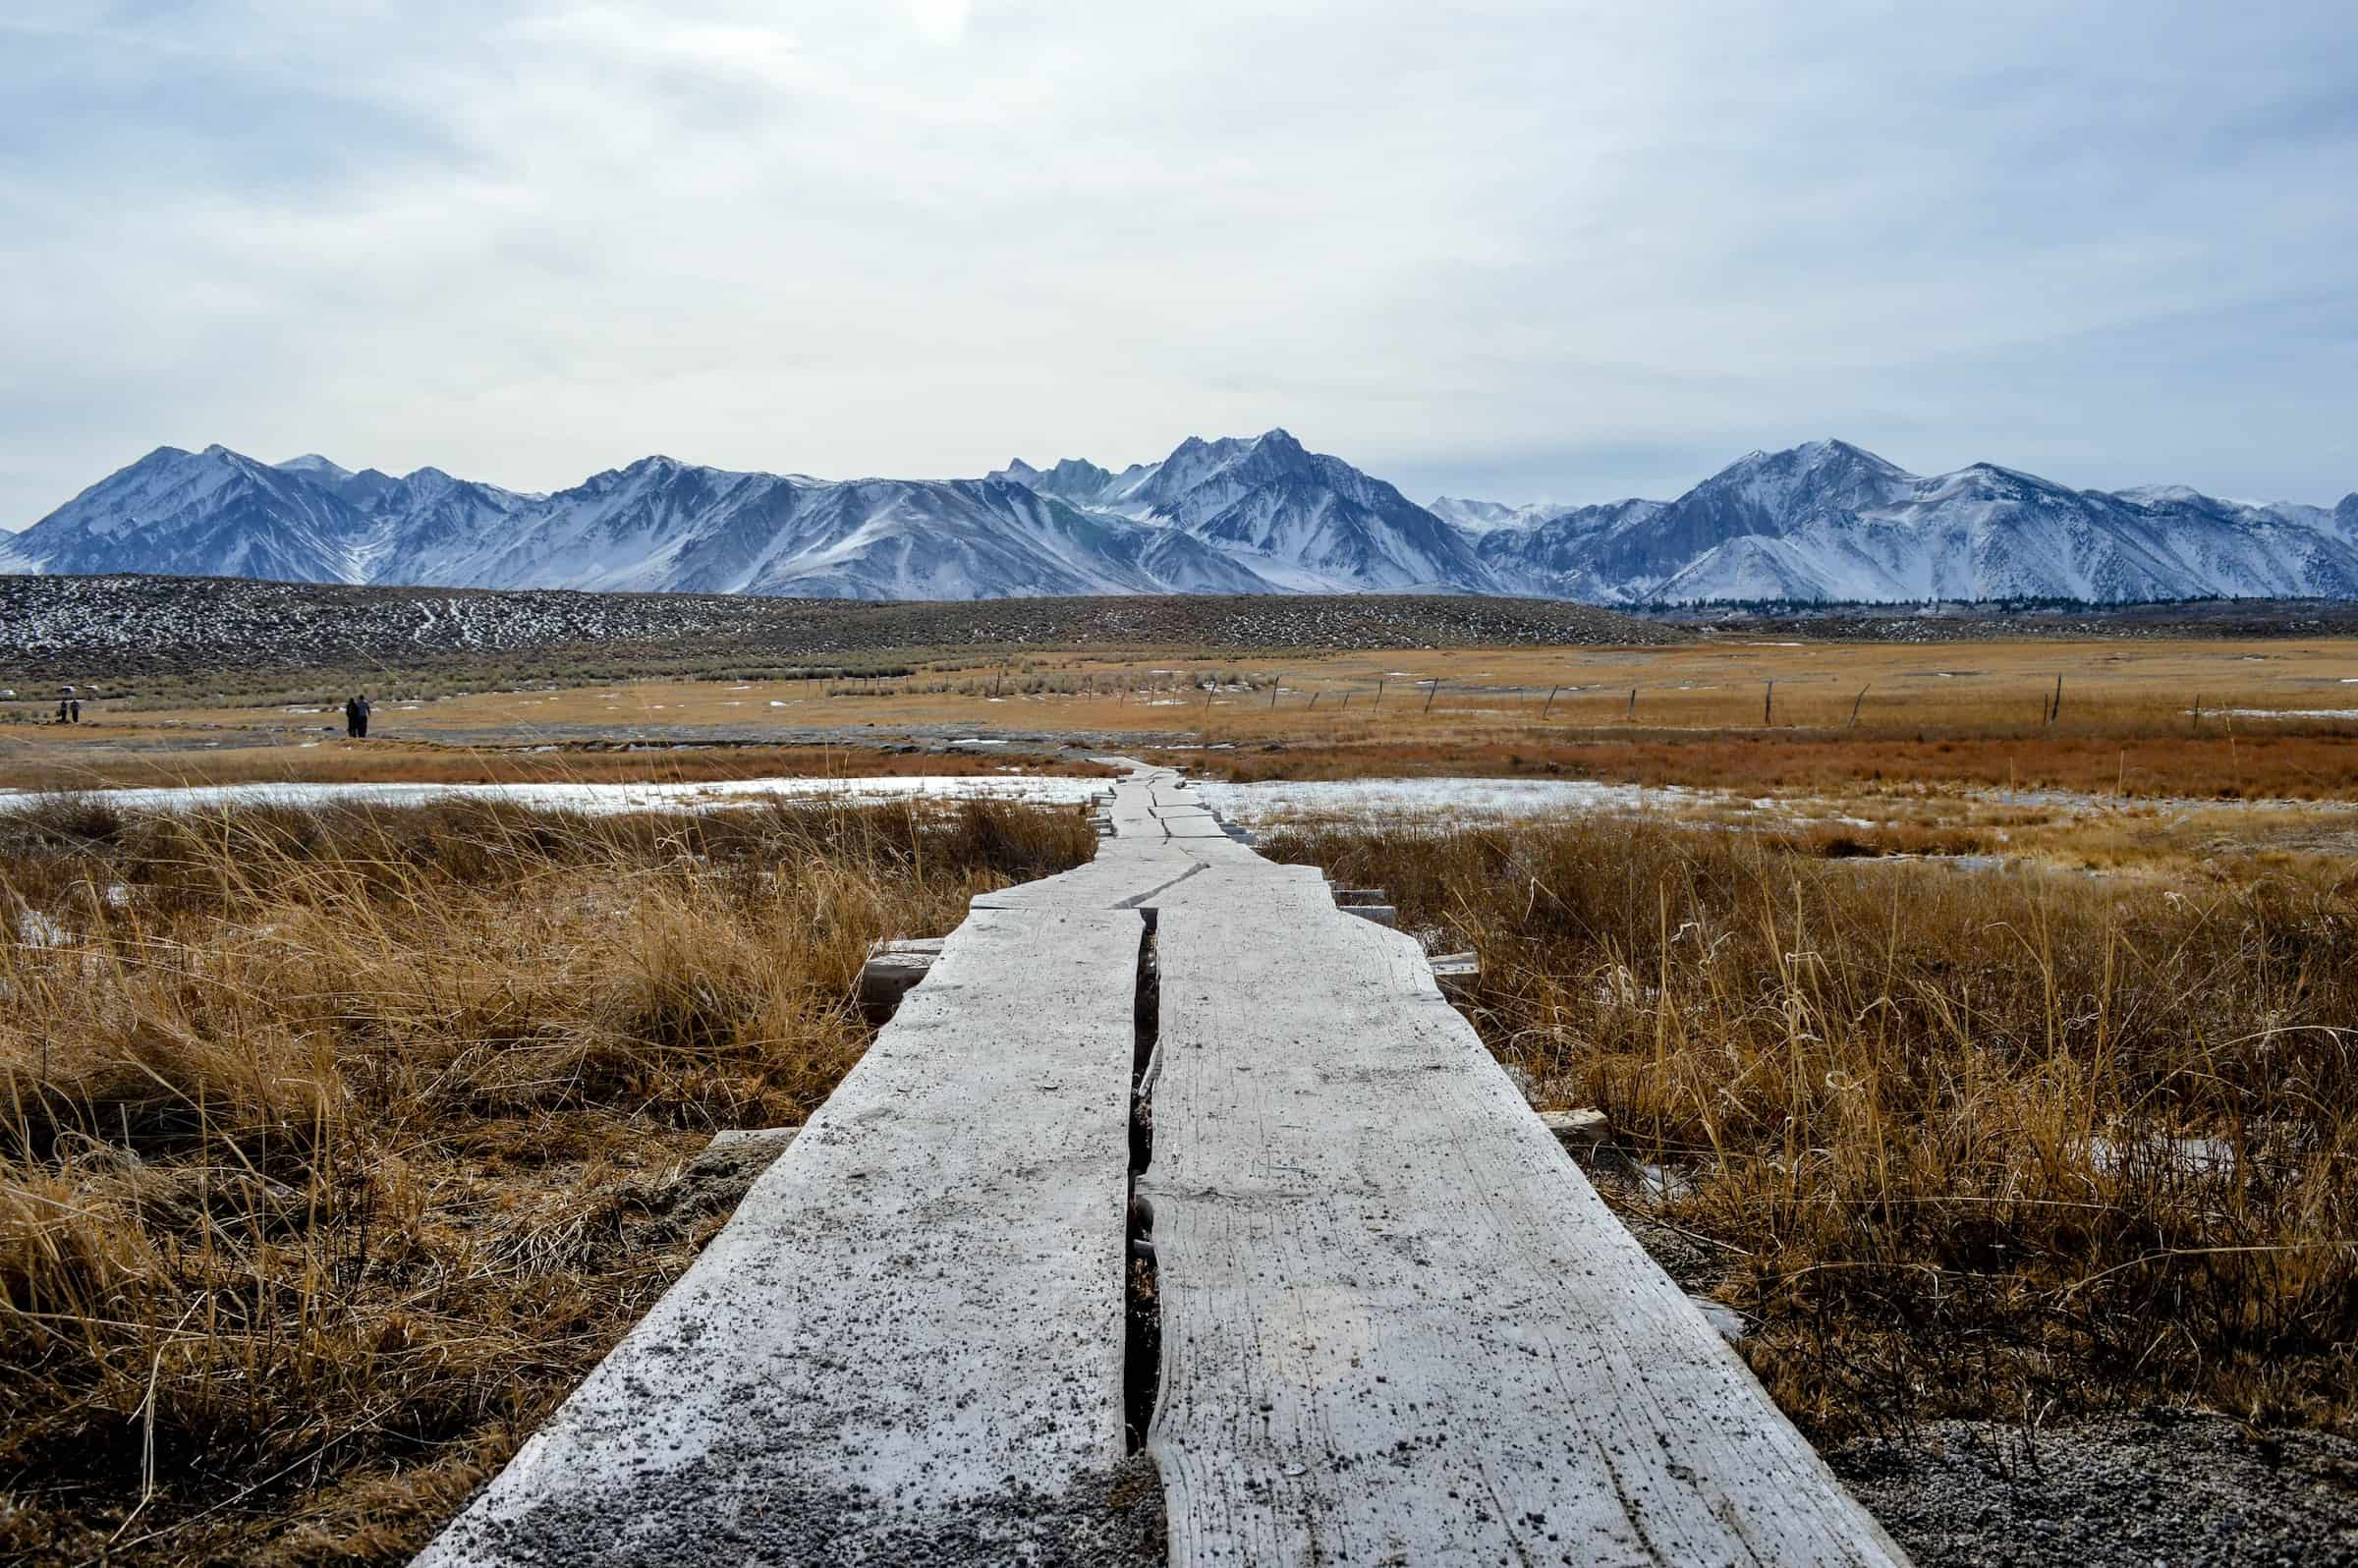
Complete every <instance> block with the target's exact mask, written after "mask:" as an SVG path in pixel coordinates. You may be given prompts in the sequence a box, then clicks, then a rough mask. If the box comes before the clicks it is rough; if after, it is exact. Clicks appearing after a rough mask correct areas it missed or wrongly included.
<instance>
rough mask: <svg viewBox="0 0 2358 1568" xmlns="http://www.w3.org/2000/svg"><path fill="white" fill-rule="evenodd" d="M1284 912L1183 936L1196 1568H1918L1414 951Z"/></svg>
mask: <svg viewBox="0 0 2358 1568" xmlns="http://www.w3.org/2000/svg"><path fill="white" fill-rule="evenodd" d="M1271 870H1272V872H1274V871H1276V868H1271ZM1269 880H1270V885H1269V887H1268V889H1267V892H1268V895H1269V896H1265V897H1244V896H1229V897H1220V896H1218V895H1219V894H1220V893H1221V892H1223V891H1225V892H1228V893H1230V894H1241V893H1243V892H1245V891H1246V889H1247V887H1248V885H1249V884H1247V883H1246V882H1245V880H1244V879H1243V878H1241V877H1240V878H1233V879H1231V878H1227V877H1220V878H1214V877H1211V876H1205V877H1199V878H1197V879H1195V880H1193V881H1191V882H1189V883H1187V884H1185V886H1184V887H1183V888H1182V889H1181V890H1180V892H1181V894H1182V895H1183V896H1181V897H1178V898H1175V899H1173V900H1172V901H1170V902H1169V903H1167V904H1165V905H1164V907H1163V908H1162V910H1161V912H1160V915H1159V918H1158V922H1157V930H1158V933H1159V934H1158V936H1157V938H1156V942H1157V948H1158V954H1159V964H1160V971H1161V997H1160V1003H1159V1016H1160V1038H1159V1041H1158V1044H1157V1046H1156V1055H1157V1058H1158V1062H1159V1066H1158V1068H1157V1075H1158V1076H1157V1079H1156V1082H1155V1085H1154V1091H1153V1107H1154V1141H1153V1159H1152V1163H1151V1165H1150V1166H1149V1168H1148V1170H1147V1172H1146V1173H1145V1175H1144V1176H1142V1177H1141V1178H1140V1180H1139V1190H1140V1192H1141V1193H1142V1194H1143V1195H1145V1196H1147V1197H1149V1198H1150V1199H1151V1201H1152V1204H1153V1210H1154V1243H1155V1252H1156V1256H1157V1259H1158V1266H1159V1287H1160V1298H1161V1303H1162V1345H1163V1361H1162V1383H1161V1392H1160V1402H1159V1404H1158V1406H1157V1409H1156V1414H1155V1417H1154V1421H1153V1424H1152V1428H1151V1435H1150V1440H1149V1447H1150V1451H1151V1453H1152V1454H1153V1455H1154V1457H1155V1459H1156V1460H1157V1462H1158V1464H1159V1466H1160V1469H1161V1473H1162V1476H1163V1482H1164V1485H1165V1488H1166V1493H1167V1501H1168V1505H1169V1510H1170V1521H1171V1525H1170V1530H1171V1560H1172V1562H1173V1563H1174V1564H1178V1565H1180V1568H1192V1565H1198V1564H1232V1563H1306V1562H1336V1563H1341V1562H1353V1563H1371V1564H1375V1563H1404V1564H1405V1563H1428V1562H1453V1563H1454V1562H1465V1563H1540V1562H1546V1563H1664V1564H1667V1563H1678V1564H1687V1563H1731V1562H1743V1563H1755V1562H1758V1563H1852V1564H1867V1563H1889V1562H1896V1561H1899V1560H1901V1559H1900V1554H1899V1553H1898V1551H1897V1549H1896V1548H1895V1547H1894V1546H1893V1545H1892V1544H1891V1543H1890V1542H1889V1541H1888V1540H1886V1539H1885V1538H1884V1537H1883V1535H1882V1533H1881V1530H1880V1529H1878V1528H1877V1526H1876V1525H1875V1523H1874V1522H1873V1520H1872V1519H1870V1518H1869V1517H1868V1515H1867V1514H1866V1513H1865V1512H1864V1511H1863V1510H1862V1509H1861V1508H1859V1506H1858V1505H1857V1504H1856V1503H1855V1502H1853V1501H1852V1500H1851V1499H1850V1497H1849V1496H1848V1495H1847V1494H1845V1493H1844V1492H1843V1491H1842V1489H1841V1487H1840V1486H1839V1485H1838V1484H1836V1483H1835V1481H1834V1480H1833V1478H1832V1476H1831V1475H1830V1474H1829V1473H1828V1472H1827V1471H1826V1469H1825V1466H1824V1465H1823V1464H1822V1463H1821V1462H1820V1461H1819V1459H1818V1458H1817V1456H1816V1455H1815V1454H1814V1453H1813V1452H1812V1451H1811V1449H1810V1447H1809V1445H1808V1444H1807V1443H1806V1442H1804V1441H1803V1440H1802V1438H1801V1436H1800V1434H1799V1433H1797V1432H1796V1431H1795V1430H1794V1429H1793V1428H1792V1427H1791V1426H1790V1425H1789V1424H1788V1423H1787V1422H1786V1421H1785V1419H1784V1418H1783V1416H1782V1415H1781V1414H1779V1413H1778V1412H1777V1410H1776V1409H1775V1408H1774V1407H1773V1406H1772V1405H1771V1404H1770V1402H1769V1401H1768V1396H1767V1395H1766V1394H1765V1393H1764V1392H1763V1391H1762V1389H1761V1387H1760V1385H1759V1384H1758V1383H1757V1382H1756V1381H1755V1380H1754V1378H1753V1377H1752V1375H1751V1373H1750V1372H1747V1371H1746V1370H1745V1368H1744V1367H1743V1366H1742V1364H1741V1363H1739V1362H1738V1361H1737V1360H1736V1359H1735V1357H1734V1355H1733V1354H1732V1353H1731V1352H1730V1351H1729V1350H1728V1348H1727V1347H1726V1346H1725V1345H1724V1344H1722V1343H1721V1342H1720V1340H1719V1338H1718V1336H1717V1335H1716V1334H1715V1333H1713V1332H1712V1329H1711V1327H1710V1326H1709V1325H1708V1324H1707V1323H1706V1322H1705V1321H1704V1319H1703V1317H1702V1316H1701V1315H1700V1314H1699V1313H1698V1312H1697V1311H1696V1309H1695V1307H1694V1306H1693V1305H1692V1304H1691V1303H1689V1302H1688V1301H1687V1300H1686V1298H1685V1297H1684V1295H1683V1294H1682V1293H1681V1292H1680V1291H1679V1289H1678V1288H1677V1286H1676V1285H1674V1284H1673V1283H1672V1282H1671V1281H1670V1280H1669V1278H1668V1277H1667V1276H1665V1275H1664V1274H1663V1273H1662V1272H1661V1270H1660V1269H1659V1268H1657V1267H1656V1265H1655V1264H1654V1262H1653V1261H1652V1260H1650V1259H1648V1258H1647V1256H1646V1255H1645V1253H1644V1252H1643V1251H1642V1250H1641V1249H1640V1248H1639V1247H1638V1245H1637V1243H1636V1242H1635V1241H1634V1240H1632V1239H1631V1237H1630V1235H1629V1233H1628V1232H1627V1231H1626V1230H1625V1229H1624V1228H1623V1227H1622V1226H1621V1225H1620V1224H1619V1222H1617V1221H1616V1220H1615V1219H1614V1218H1613V1217H1612V1215H1611V1214H1610V1213H1609V1212H1608V1211H1607V1210H1606V1209H1605V1207H1604V1205H1603V1204H1602V1203H1600V1201H1599V1199H1598V1198H1597V1196H1596V1194H1595V1192H1594V1191H1593V1190H1592V1189H1591V1188H1590V1187H1589V1185H1588V1183H1587V1181H1586V1180H1585V1178H1583V1176H1582V1175H1581V1173H1580V1171H1579V1169H1578V1168H1577V1167H1576V1166H1575V1165H1574V1164H1573V1163H1572V1161H1571V1159H1570V1157H1569V1156H1568V1155H1567V1154H1566V1153H1565V1152H1564V1151H1563V1149H1562V1148H1559V1147H1558V1146H1557V1144H1556V1141H1555V1139H1554V1138H1552V1137H1551V1136H1549V1134H1548V1133H1547V1131H1546V1130H1545V1129H1544V1127H1543V1126H1542V1125H1541V1123H1540V1120H1539V1118H1538V1117H1536V1116H1535V1115H1533V1113H1532V1112H1531V1110H1530V1109H1529V1107H1527V1106H1526V1105H1525V1104H1524V1103H1523V1100H1522V1098H1521V1096H1520V1095H1519V1094H1518V1093H1517V1092H1515V1090H1514V1088H1513V1087H1512V1085H1511V1084H1509V1082H1508V1081H1507V1079H1506V1077H1505V1075H1504V1074H1503V1073H1502V1072H1501V1071H1500V1070H1499V1069H1498V1067H1497V1066H1496V1065H1495V1063H1493V1062H1492V1061H1491V1059H1490V1058H1489V1056H1488V1053H1487V1052H1486V1051H1485V1050H1484V1049H1483V1047H1482V1045H1481V1042H1480V1041H1479V1040H1478V1039H1477V1038H1476V1037H1475V1036H1474V1034H1473V1032H1472V1030H1471V1029H1470V1028H1469V1027H1468V1026H1467V1025H1466V1024H1465V1022H1464V1021H1463V1020H1462V1019H1461V1018H1460V1017H1459V1016H1458V1015H1457V1013H1456V1012H1455V1011H1454V1010H1453V1009H1451V1008H1450V1007H1449V1006H1448V1005H1447V1003H1446V1002H1445V1001H1443V999H1442V997H1441V995H1440V993H1439V991H1438V990H1437V989H1436V988H1435V986H1434V984H1433V981H1432V975H1431V973H1430V971H1429V970H1428V969H1427V967H1426V964H1425V961H1424V959H1423V958H1422V957H1421V956H1420V955H1419V954H1418V952H1417V950H1416V947H1415V944H1414V943H1413V942H1411V941H1409V940H1408V939H1406V938H1404V937H1402V936H1400V935H1398V934H1397V933H1395V932H1392V931H1389V930H1385V929H1383V928H1381V927H1379V926H1376V925H1372V924H1368V923H1367V922H1364V921H1360V920H1355V919H1353V918H1351V917H1350V916H1349V915H1346V914H1344V913H1342V912H1340V911H1338V910H1336V909H1335V908H1334V907H1333V905H1332V903H1331V902H1330V901H1328V900H1326V899H1325V898H1324V896H1323V887H1322V884H1320V883H1318V882H1317V881H1316V880H1315V879H1314V880H1309V881H1301V882H1296V883H1294V885H1292V886H1289V885H1287V879H1285V878H1282V877H1281V876H1272V877H1271V878H1270V879H1269ZM1222 882H1226V883H1228V886H1227V887H1226V888H1225V889H1223V888H1222V887H1221V885H1220V884H1221V883H1222ZM1296 887H1298V888H1299V889H1300V891H1299V892H1296V890H1295V889H1296ZM1314 889H1315V890H1317V894H1318V897H1317V899H1316V900H1315V903H1323V905H1324V907H1323V909H1314V900H1313V899H1312V898H1311V897H1309V896H1308V895H1310V894H1311V892H1312V890H1314Z"/></svg>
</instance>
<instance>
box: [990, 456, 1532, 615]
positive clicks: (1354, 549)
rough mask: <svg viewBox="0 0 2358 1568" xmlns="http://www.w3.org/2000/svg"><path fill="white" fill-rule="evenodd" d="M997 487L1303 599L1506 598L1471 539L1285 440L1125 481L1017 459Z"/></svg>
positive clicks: (1165, 465) (1070, 464)
mask: <svg viewBox="0 0 2358 1568" xmlns="http://www.w3.org/2000/svg"><path fill="white" fill-rule="evenodd" d="M992 477H993V478H998V479H1006V480H1008V481H1010V482H1013V483H1018V484H1028V485H1031V486H1032V487H1033V488H1034V489H1035V490H1038V491H1039V492H1040V493H1043V494H1053V495H1059V496H1062V497H1063V498H1065V499H1066V500H1069V501H1071V502H1073V503H1074V504H1075V505H1077V506H1082V507H1086V508H1089V509H1091V510H1093V511H1097V512H1103V513H1107V514H1109V515H1112V516H1115V517H1122V518H1128V519H1132V520H1135V521H1137V522H1140V523H1144V524H1149V525H1153V526H1158V527H1162V528H1166V529H1170V530H1173V531H1176V532H1180V533H1183V534H1186V535H1187V536H1189V537H1191V538H1194V539H1197V540H1199V541H1201V542H1202V543H1204V544H1206V545H1208V546H1210V547H1211V548H1212V549H1213V550H1215V551H1217V552H1218V553H1219V554H1221V555H1223V556H1227V557H1229V558H1231V559H1233V560H1235V561H1237V562H1240V563H1241V564H1243V565H1245V566H1246V567H1248V568H1250V569H1251V570H1252V571H1253V573H1254V574H1255V575H1257V576H1259V577H1261V578H1262V579H1263V580H1265V581H1266V582H1268V583H1270V584H1273V585H1275V586H1276V587H1278V588H1286V589H1291V590H1293V591H1296V592H1335V591H1343V592H1351V591H1364V590H1367V589H1371V588H1373V589H1377V590H1386V589H1389V590H1401V589H1408V588H1441V589H1446V590H1449V591H1455V592H1467V591H1473V592H1484V591H1498V590H1499V588H1500V585H1498V584H1496V583H1494V582H1493V581H1491V578H1490V574H1489V571H1488V568H1487V567H1485V566H1484V565H1483V564H1482V562H1481V560H1480V559H1479V558H1478V557H1477V556H1476V555H1475V553H1474V550H1473V547H1472V545H1471V543H1470V541H1469V540H1468V539H1467V537H1466V535H1465V533H1464V532H1462V531H1460V530H1458V529H1454V528H1452V527H1450V526H1449V525H1448V524H1447V523H1444V522H1443V521H1442V520H1441V519H1439V518H1437V517H1435V516H1434V515H1433V514H1432V513H1431V512H1429V511H1427V510H1426V509H1425V508H1423V507H1421V506H1419V505H1417V504H1416V503H1415V502H1413V501H1411V500H1409V499H1408V497H1406V496H1404V495H1402V494H1401V493H1400V492H1399V491H1398V490H1396V489H1394V488H1393V487H1392V486H1390V485H1389V484H1386V483H1384V482H1383V481H1382V480H1381V479H1375V478H1371V477H1369V476H1367V475H1365V474H1362V473H1361V472H1360V471H1359V470H1357V469H1355V468H1353V467H1352V466H1351V465H1350V464H1348V463H1345V462H1344V461H1342V459H1340V458H1334V457H1327V456H1325V455H1324V454H1322V453H1317V452H1311V451H1308V450H1305V449H1304V447H1303V445H1302V443H1301V442H1299V441H1297V440H1295V439H1294V438H1293V436H1292V435H1290V434H1288V433H1287V432H1286V431H1284V430H1270V431H1267V432H1265V433H1264V434H1262V435H1258V436H1253V437H1250V438H1230V439H1227V440H1220V441H1206V440H1204V439H1202V438H1201V437H1196V436H1191V437H1189V438H1188V439H1187V440H1185V441H1182V442H1180V443H1179V445H1178V447H1177V448H1175V449H1174V450H1173V451H1172V453H1171V455H1170V456H1169V457H1166V458H1164V459H1163V460H1162V461H1161V462H1159V463H1150V464H1138V465H1134V466H1133V467H1131V468H1128V469H1124V470H1123V471H1122V472H1121V473H1119V474H1112V473H1108V472H1107V471H1106V470H1104V469H1101V468H1098V467H1097V466H1096V465H1095V464H1093V463H1083V462H1079V461H1077V460H1074V459H1070V458H1068V459H1066V460H1065V461H1063V462H1061V463H1058V464H1057V465H1056V466H1055V467H1054V468H1052V469H1049V470H1047V471H1045V472H1044V473H1043V472H1041V471H1040V470H1039V469H1035V468H1033V467H1032V466H1031V465H1030V464H1028V463H1025V462H1022V461H1021V460H1020V459H1019V460H1018V461H1017V462H1015V463H1011V464H1009V465H1008V466H1007V467H1006V468H1004V469H1001V470H999V471H998V472H997V473H996V474H994V475H992Z"/></svg>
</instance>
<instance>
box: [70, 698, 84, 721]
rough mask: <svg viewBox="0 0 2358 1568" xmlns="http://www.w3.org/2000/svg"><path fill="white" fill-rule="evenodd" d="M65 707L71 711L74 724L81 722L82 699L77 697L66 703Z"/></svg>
mask: <svg viewBox="0 0 2358 1568" xmlns="http://www.w3.org/2000/svg"><path fill="white" fill-rule="evenodd" d="M66 706H67V707H69V708H71V709H73V712H74V722H75V723H77V724H80V723H81V722H82V699H81V698H79V697H78V698H75V699H74V700H72V701H70V702H68V703H67V704H66Z"/></svg>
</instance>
